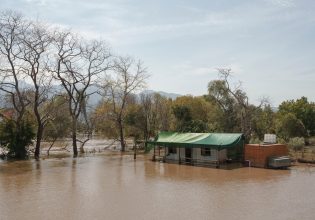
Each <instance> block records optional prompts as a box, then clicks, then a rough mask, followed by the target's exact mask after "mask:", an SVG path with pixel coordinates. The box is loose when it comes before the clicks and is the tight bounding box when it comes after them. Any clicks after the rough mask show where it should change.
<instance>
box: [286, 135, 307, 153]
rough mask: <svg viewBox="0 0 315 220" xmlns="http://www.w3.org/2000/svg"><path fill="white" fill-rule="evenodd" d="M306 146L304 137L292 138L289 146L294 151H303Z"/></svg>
mask: <svg viewBox="0 0 315 220" xmlns="http://www.w3.org/2000/svg"><path fill="white" fill-rule="evenodd" d="M304 144H305V140H304V138H303V137H294V138H290V140H289V143H288V145H289V146H290V147H291V148H292V149H293V150H294V151H298V150H302V148H303V146H304Z"/></svg>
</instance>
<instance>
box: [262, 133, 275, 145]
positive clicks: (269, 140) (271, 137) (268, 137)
mask: <svg viewBox="0 0 315 220" xmlns="http://www.w3.org/2000/svg"><path fill="white" fill-rule="evenodd" d="M275 143H277V136H276V135H275V134H265V135H264V144H275Z"/></svg>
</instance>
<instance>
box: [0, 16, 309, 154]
mask: <svg viewBox="0 0 315 220" xmlns="http://www.w3.org/2000/svg"><path fill="white" fill-rule="evenodd" d="M218 73H219V78H218V79H217V80H213V81H210V82H209V84H208V92H207V93H206V94H205V95H203V96H198V97H193V96H180V97H178V98H176V99H175V100H172V99H170V98H167V97H163V96H161V95H159V94H157V93H153V94H147V93H144V92H142V93H141V91H142V90H143V89H144V88H145V87H146V80H147V78H148V77H149V75H148V73H147V69H146V68H145V67H144V65H143V63H142V62H141V61H137V60H135V59H134V58H132V57H128V56H118V55H114V54H112V53H111V51H110V48H109V46H108V45H107V44H106V43H105V42H104V41H102V40H86V39H83V38H82V37H81V36H79V35H77V34H75V33H73V32H71V31H70V30H61V29H59V28H54V27H50V26H47V25H45V24H43V23H40V22H35V21H31V20H28V19H26V18H24V17H23V16H22V15H20V14H18V13H16V12H12V11H5V12H2V13H1V16H0V92H1V100H0V116H1V117H0V118H1V120H0V144H1V145H0V146H1V148H2V149H3V150H4V152H6V156H7V157H12V158H27V157H28V155H29V154H30V152H32V151H33V153H34V157H35V158H36V159H38V158H39V157H40V151H41V143H42V141H43V140H45V141H49V142H51V143H52V144H51V146H52V145H53V143H54V142H55V141H56V140H58V139H63V138H71V140H72V149H73V154H74V156H77V155H78V153H79V152H84V144H85V143H86V142H87V141H89V140H90V139H91V138H92V136H93V135H94V134H98V135H101V136H103V137H105V138H110V139H114V140H117V141H118V142H119V143H120V146H121V150H122V151H125V150H126V149H127V144H126V138H133V139H134V140H135V142H136V141H142V142H143V143H144V142H145V141H147V140H148V139H150V138H153V137H155V136H156V135H157V134H158V132H159V131H178V132H228V133H230V132H238V133H243V134H244V135H245V137H246V141H247V142H253V143H254V142H259V141H261V140H262V139H263V135H264V134H266V133H275V134H277V136H278V137H279V139H280V140H281V142H288V141H289V140H290V138H292V137H304V138H307V137H310V136H312V135H314V134H315V104H314V103H313V102H309V101H308V100H307V98H305V97H301V98H300V99H297V100H289V101H284V102H282V103H281V104H280V105H279V107H278V108H277V109H273V108H272V107H271V106H270V104H269V103H268V101H267V100H266V99H262V101H261V103H260V104H259V105H253V104H251V103H250V102H249V99H248V96H247V94H246V92H245V91H244V90H243V89H242V87H241V84H239V85H234V86H233V85H231V83H230V82H231V80H230V78H231V74H232V71H231V70H230V69H218ZM95 94H98V95H99V96H101V97H102V99H101V101H100V102H99V103H98V104H97V105H96V106H91V105H90V104H89V103H90V102H89V101H90V98H91V97H92V96H93V95H95ZM33 142H34V149H33V148H31V147H30V146H31V145H32V143H33Z"/></svg>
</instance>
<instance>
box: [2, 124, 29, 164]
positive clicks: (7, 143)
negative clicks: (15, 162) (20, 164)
mask: <svg viewBox="0 0 315 220" xmlns="http://www.w3.org/2000/svg"><path fill="white" fill-rule="evenodd" d="M34 137H35V133H34V131H33V127H32V124H31V123H30V122H28V121H23V122H20V123H18V124H17V123H16V122H15V121H13V120H11V119H8V120H4V121H2V122H1V124H0V140H1V146H3V147H4V148H5V149H6V150H7V151H8V153H7V157H8V158H14V159H26V158H27V157H28V147H29V145H31V144H32V139H33V138H34Z"/></svg>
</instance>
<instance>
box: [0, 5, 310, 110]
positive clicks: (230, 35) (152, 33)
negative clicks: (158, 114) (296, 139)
mask: <svg viewBox="0 0 315 220" xmlns="http://www.w3.org/2000/svg"><path fill="white" fill-rule="evenodd" d="M0 9H1V10H6V9H13V10H17V11H19V12H22V13H23V14H24V15H25V16H26V17H29V18H32V19H38V20H42V21H45V22H47V23H50V24H53V25H60V26H63V27H67V28H72V30H74V31H75V32H79V33H81V34H82V35H84V36H85V37H87V38H98V39H99V38H101V39H104V40H106V41H107V42H108V43H109V44H110V46H111V48H112V49H113V51H114V52H115V53H119V54H123V55H132V56H135V57H136V58H139V59H141V60H142V61H143V62H144V64H145V65H146V66H147V67H148V70H149V73H150V75H151V77H150V79H149V82H148V87H149V89H153V90H162V91H165V92H173V93H179V94H183V95H185V94H192V95H202V94H205V93H207V84H208V82H209V81H211V80H213V79H217V78H218V73H217V70H216V69H217V68H231V69H232V71H233V80H234V81H235V82H236V81H242V85H243V89H244V90H245V91H246V92H247V94H248V95H249V97H250V101H251V102H252V103H257V102H258V100H259V99H260V98H261V97H263V96H268V97H269V98H270V100H271V102H272V105H273V106H276V105H278V104H279V103H281V102H282V101H283V100H287V99H296V98H299V97H301V96H306V97H308V98H309V100H311V101H315V45H314V43H315V1H314V0H237V1H236V0H193V1H192V0H168V1H166V0H165V1H164V0H160V1H150V0H129V1H128V0H14V1H12V0H0Z"/></svg>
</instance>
